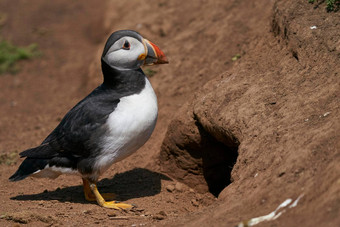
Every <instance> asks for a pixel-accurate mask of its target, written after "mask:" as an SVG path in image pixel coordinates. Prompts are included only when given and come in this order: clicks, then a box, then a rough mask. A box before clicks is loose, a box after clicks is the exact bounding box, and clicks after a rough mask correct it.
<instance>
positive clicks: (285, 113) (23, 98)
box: [0, 0, 340, 226]
mask: <svg viewBox="0 0 340 227" xmlns="http://www.w3.org/2000/svg"><path fill="white" fill-rule="evenodd" d="M322 6H323V5H321V6H320V7H319V8H317V9H313V5H310V4H308V1H307V0H306V1H302V0H300V1H265V0H263V1H236V0H235V1H222V0H221V1H213V0H204V1H203V0H202V1H193V2H191V1H179V0H174V1H165V0H164V1H156V0H152V1H147V0H143V1H140V0H133V1H124V2H121V1H101V2H100V4H99V3H98V1H89V0H88V1H78V0H76V1H66V0H61V1H58V2H47V1H43V0H34V1H23V0H22V1H10V0H3V1H1V2H0V13H1V14H2V15H4V14H5V15H6V17H7V18H6V20H5V22H4V23H3V24H2V25H1V28H0V29H1V30H0V32H1V36H2V37H3V38H6V39H8V40H11V42H12V43H14V44H16V45H22V46H24V45H28V44H30V43H37V44H38V45H39V49H40V51H41V52H42V56H41V57H39V58H37V59H33V60H30V61H26V62H22V63H20V68H21V71H20V72H19V73H17V74H15V75H10V74H6V75H1V76H0V91H1V92H0V155H1V156H0V181H1V182H0V201H1V203H2V204H1V206H0V226H14V225H17V226H18V225H19V226H20V225H23V226H25V225H28V226H58V225H59V226H64V225H65V226H84V225H85V226H86V225H89V226H93V225H98V226H159V225H166V226H177V225H182V226H188V225H191V226H208V225H212V226H235V225H236V224H237V223H239V222H240V221H243V220H249V219H250V218H252V217H257V216H261V215H265V214H268V213H270V212H272V211H274V210H275V208H276V207H277V206H278V205H279V204H280V203H282V202H283V201H284V200H285V199H287V198H292V199H293V200H295V199H297V198H298V197H299V196H300V195H303V197H302V198H301V200H299V203H298V205H297V206H296V207H293V208H291V209H288V210H286V211H285V212H284V213H283V214H282V215H281V217H279V218H278V219H276V220H273V221H269V222H263V223H261V224H259V225H258V226H337V225H340V218H339V212H340V211H339V208H340V205H339V204H340V182H339V180H340V177H339V175H340V170H339V149H340V143H339V141H340V125H339V124H340V123H339V122H340V119H339V116H340V110H339V106H340V105H339V104H340V103H339V92H340V88H339V84H340V79H339V77H340V74H339V73H340V72H339V67H338V65H339V63H340V62H339V57H340V41H339V37H340V34H339V31H340V18H339V12H336V13H326V12H325V10H324V8H323V7H322ZM314 25H315V26H317V29H315V30H312V29H310V27H311V26H314ZM118 29H134V30H137V31H139V32H140V33H141V34H142V35H143V36H145V37H146V38H148V39H149V40H151V41H153V42H155V43H156V44H157V45H159V46H160V47H161V49H162V50H163V51H164V53H165V54H166V55H167V57H168V58H169V60H170V64H169V65H166V66H163V65H162V66H159V67H153V68H151V67H150V69H152V70H154V71H156V73H155V75H154V76H152V77H151V82H152V84H153V87H154V89H155V91H156V93H157V96H158V99H159V109H160V112H159V119H158V123H157V126H156V129H155V132H154V133H153V135H152V138H151V139H150V140H149V141H148V143H147V144H146V145H145V146H144V147H143V148H141V149H140V150H139V151H138V152H136V154H134V155H132V156H131V157H129V158H128V159H126V160H124V161H122V162H120V163H117V164H116V165H114V166H112V167H111V169H110V170H109V171H107V172H106V173H105V174H104V175H103V177H102V180H101V181H100V183H99V189H100V191H103V192H114V193H116V194H117V199H118V200H121V201H124V202H127V203H132V204H136V206H137V207H136V208H134V209H132V210H130V211H115V210H109V209H103V208H100V207H99V206H97V205H96V204H94V203H88V202H86V201H85V199H84V198H83V193H82V186H81V179H79V177H75V176H61V177H59V178H57V179H56V180H49V179H35V178H28V179H25V180H24V181H21V182H18V183H10V182H9V181H8V177H9V176H10V175H11V174H12V173H13V172H14V171H15V170H16V168H17V167H18V165H19V164H20V162H21V161H20V160H19V157H18V153H19V152H20V151H22V150H24V149H27V148H29V147H33V146H36V145H38V144H39V143H40V142H41V141H42V140H43V139H44V138H45V137H46V136H47V135H48V133H49V132H50V131H51V130H53V128H54V127H55V126H56V125H57V124H58V122H59V121H60V120H61V118H62V117H63V115H64V114H65V113H66V112H67V111H68V110H69V109H70V108H71V107H72V106H73V105H75V104H76V103H77V102H78V101H79V100H80V99H81V98H83V97H84V96H85V95H86V94H87V93H88V92H90V91H91V90H92V89H94V88H95V87H96V86H97V85H98V84H100V82H101V71H100V64H99V62H100V61H99V57H100V55H101V51H102V48H103V45H104V42H105V40H106V38H107V36H108V35H109V34H110V33H111V32H112V31H114V30H118ZM236 54H240V56H241V58H240V59H238V60H237V61H232V60H231V58H232V57H233V56H235V55H236ZM193 116H194V117H193ZM169 125H170V126H169ZM197 125H198V126H199V127H197ZM205 136H207V137H209V138H212V139H206V140H203V139H202V138H203V137H205ZM226 138H234V139H235V141H236V142H235V141H234V143H233V144H234V145H235V146H236V147H237V149H238V151H237V153H238V156H237V161H236V164H235V165H234V166H233V169H232V171H231V181H232V183H231V184H229V185H228V186H227V187H226V188H225V189H224V190H223V191H222V192H221V193H220V194H219V197H218V199H217V198H215V197H214V196H213V195H212V194H210V193H209V192H208V186H207V183H206V181H205V179H209V178H207V177H206V176H207V175H204V174H206V172H204V170H203V171H202V163H201V162H202V158H201V157H200V158H197V156H195V152H196V151H199V152H204V151H206V150H207V151H208V152H209V151H210V149H211V150H214V149H215V148H216V146H217V145H216V144H218V146H219V145H221V146H222V150H223V149H224V148H223V147H224V146H225V145H226V144H227V145H226V147H227V150H228V149H229V148H228V147H230V139H226ZM202 141H205V144H204V143H202ZM212 144H213V145H212ZM215 145H216V146H215ZM218 146H217V147H218ZM218 149H219V148H216V150H218ZM178 152H180V154H181V155H182V156H181V155H179V156H176V155H174V154H179V153H178ZM188 153H189V154H191V155H189V156H186V155H188ZM200 154H201V153H200ZM220 154H221V153H220ZM198 156H199V155H198ZM227 156H228V155H227ZM181 157H184V158H182V159H181ZM219 157H220V156H218V157H217V158H216V157H212V158H211V162H212V163H213V162H214V161H216V159H218V158H219ZM223 157H224V156H223ZM184 161H187V162H186V163H185V165H183V162H184ZM183 166H185V167H187V166H189V167H190V168H191V167H193V168H196V169H190V168H183ZM212 169H213V170H214V168H212ZM211 173H212V175H213V176H215V175H219V174H218V173H217V172H214V171H212V172H211ZM229 174H230V173H229ZM213 182H215V181H213ZM229 183H230V182H229ZM222 189H223V188H222ZM222 189H221V190H222Z"/></svg>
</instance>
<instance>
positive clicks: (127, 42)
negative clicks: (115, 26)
mask: <svg viewBox="0 0 340 227" xmlns="http://www.w3.org/2000/svg"><path fill="white" fill-rule="evenodd" d="M130 47H131V45H130V43H129V41H127V40H125V42H124V44H123V47H122V48H123V49H124V50H130Z"/></svg>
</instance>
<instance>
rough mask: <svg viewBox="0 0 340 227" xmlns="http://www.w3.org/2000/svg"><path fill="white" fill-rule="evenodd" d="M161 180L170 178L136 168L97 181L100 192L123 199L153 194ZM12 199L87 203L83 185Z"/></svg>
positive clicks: (157, 191) (157, 190)
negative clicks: (113, 194)
mask: <svg viewBox="0 0 340 227" xmlns="http://www.w3.org/2000/svg"><path fill="white" fill-rule="evenodd" d="M161 180H171V179H170V178H169V177H167V176H165V175H163V174H160V173H157V172H153V171H150V170H148V169H143V168H136V169H133V170H130V171H127V172H124V173H119V174H116V175H115V176H114V177H113V178H112V179H107V178H105V179H103V180H101V181H100V182H98V189H99V191H100V192H111V193H115V194H116V196H117V197H116V199H115V200H119V201H125V200H129V199H133V198H140V197H147V196H154V195H156V194H159V193H160V192H161ZM11 199H13V200H23V201H29V200H58V201H60V202H74V203H88V202H87V201H86V200H85V198H84V195H83V186H82V185H80V186H71V187H66V188H62V189H60V188H57V189H56V190H55V191H47V190H46V191H44V192H42V193H39V194H32V195H18V196H15V197H12V198H11Z"/></svg>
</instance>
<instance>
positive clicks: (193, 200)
mask: <svg viewBox="0 0 340 227" xmlns="http://www.w3.org/2000/svg"><path fill="white" fill-rule="evenodd" d="M191 204H192V205H193V206H195V207H198V202H197V200H196V199H192V200H191Z"/></svg>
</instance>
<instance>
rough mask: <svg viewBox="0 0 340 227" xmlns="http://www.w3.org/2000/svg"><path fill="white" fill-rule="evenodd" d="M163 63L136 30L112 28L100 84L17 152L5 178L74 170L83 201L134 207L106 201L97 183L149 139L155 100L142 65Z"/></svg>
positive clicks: (162, 56) (108, 195) (107, 196)
mask: <svg viewBox="0 0 340 227" xmlns="http://www.w3.org/2000/svg"><path fill="white" fill-rule="evenodd" d="M166 63H168V60H167V57H166V56H165V54H164V53H163V52H162V51H161V49H160V48H159V47H158V46H156V45H155V44H154V43H152V42H151V41H149V40H147V39H145V38H143V37H142V36H141V35H140V34H139V33H138V32H136V31H133V30H119V31H116V32H113V33H112V34H111V35H110V36H109V38H108V40H107V41H106V44H105V47H104V50H103V54H102V56H101V67H102V73H103V77H104V80H103V83H102V84H101V85H100V86H98V87H97V88H96V89H94V90H93V91H92V92H91V93H90V94H89V95H87V96H86V97H85V98H84V99H83V100H81V101H80V102H79V103H77V104H76V105H75V106H74V107H73V108H72V109H71V110H70V111H69V112H68V113H66V115H65V116H64V117H63V118H62V120H61V121H60V123H59V125H58V126H57V127H56V128H55V129H54V130H53V131H52V132H51V133H50V134H49V135H48V136H47V137H46V139H45V140H43V142H42V143H41V144H40V145H39V146H37V147H34V148H30V149H27V150H25V151H23V152H21V153H20V154H19V155H20V157H21V158H23V157H24V158H25V159H24V160H23V162H22V163H21V165H20V166H19V168H18V170H17V171H16V172H15V173H14V174H13V175H12V176H11V177H10V178H9V180H10V181H20V180H23V179H25V178H26V177H28V176H33V177H47V178H52V179H55V178H57V177H58V176H59V175H61V174H76V175H79V176H80V177H81V178H82V180H83V188H84V195H85V199H86V200H88V201H96V202H97V203H98V205H100V206H102V207H106V208H113V209H118V210H119V209H128V208H131V207H133V206H132V205H130V204H125V203H121V202H117V201H111V199H112V198H113V197H114V195H113V194H112V193H106V194H104V193H103V194H101V193H99V191H98V188H97V182H98V179H99V177H100V175H101V174H102V173H104V172H105V170H107V169H108V168H109V167H110V166H111V165H112V164H114V163H116V162H118V161H121V160H123V159H124V158H126V157H128V156H129V155H131V154H133V153H134V152H135V151H137V150H138V149H139V148H140V147H141V146H143V145H144V144H145V142H146V141H147V140H148V139H149V138H150V136H151V133H152V132H153V130H154V128H155V125H156V121H157V115H158V105H157V97H156V94H155V92H154V90H153V88H152V86H151V84H150V81H149V80H148V78H147V77H146V76H145V74H144V73H143V71H142V69H141V66H142V65H155V64H166ZM107 200H110V201H107Z"/></svg>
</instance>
